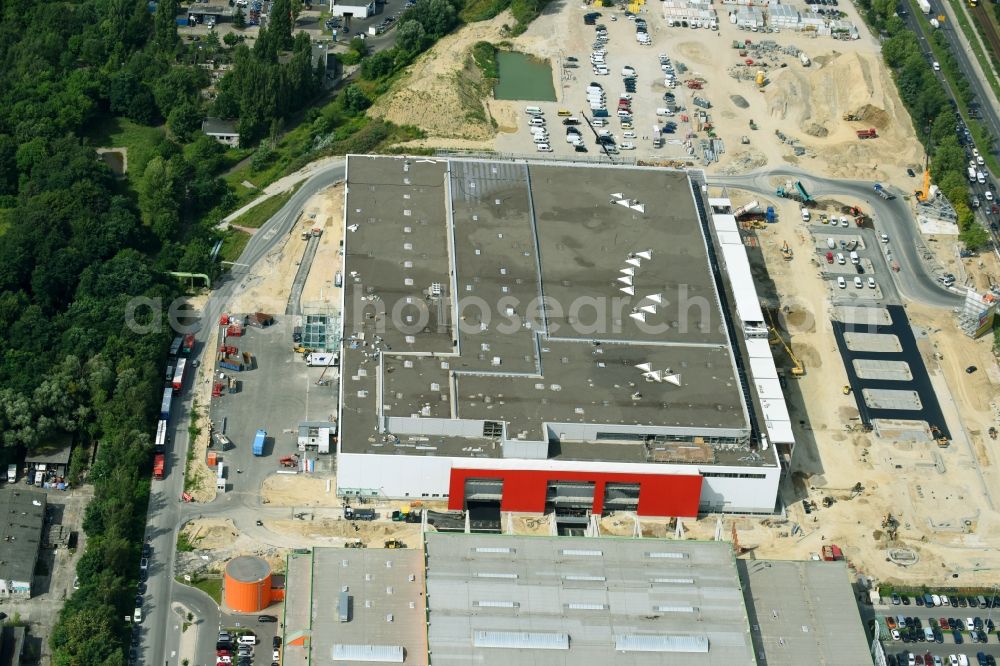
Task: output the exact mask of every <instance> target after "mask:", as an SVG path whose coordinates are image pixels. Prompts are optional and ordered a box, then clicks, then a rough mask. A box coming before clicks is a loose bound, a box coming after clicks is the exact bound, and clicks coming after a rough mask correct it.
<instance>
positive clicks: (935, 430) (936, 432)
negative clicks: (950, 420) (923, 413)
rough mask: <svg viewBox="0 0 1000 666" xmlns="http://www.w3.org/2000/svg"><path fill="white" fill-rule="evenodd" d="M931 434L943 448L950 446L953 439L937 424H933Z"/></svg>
mask: <svg viewBox="0 0 1000 666" xmlns="http://www.w3.org/2000/svg"><path fill="white" fill-rule="evenodd" d="M931 436H933V437H934V441H935V442H937V445H938V446H939V447H941V448H942V449H945V448H948V445H949V444H951V441H950V440H949V439H948V438H947V437H945V436H944V433H942V432H941V428H939V427H937V426H936V425H932V426H931Z"/></svg>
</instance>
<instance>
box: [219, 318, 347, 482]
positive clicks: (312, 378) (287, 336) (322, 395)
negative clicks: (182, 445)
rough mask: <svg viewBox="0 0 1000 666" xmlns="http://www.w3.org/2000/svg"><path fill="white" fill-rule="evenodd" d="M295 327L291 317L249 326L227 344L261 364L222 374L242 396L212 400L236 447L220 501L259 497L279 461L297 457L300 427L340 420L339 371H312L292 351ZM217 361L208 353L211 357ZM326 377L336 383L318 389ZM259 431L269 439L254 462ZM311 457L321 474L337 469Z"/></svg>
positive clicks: (326, 459)
mask: <svg viewBox="0 0 1000 666" xmlns="http://www.w3.org/2000/svg"><path fill="white" fill-rule="evenodd" d="M293 326H294V320H293V318H292V317H290V316H289V317H284V316H279V317H278V318H277V321H276V323H275V324H273V325H272V326H269V327H267V328H256V327H248V328H247V329H246V334H245V335H243V336H242V337H239V338H228V339H227V343H228V344H230V345H235V346H237V347H238V348H239V350H240V352H241V353H242V352H250V353H252V354H253V355H254V357H255V360H256V364H255V367H254V368H253V369H252V370H248V371H243V372H232V373H231V371H229V370H223V371H222V372H225V373H226V374H230V373H231V374H232V376H234V377H236V378H237V380H238V381H239V382H240V385H241V386H240V391H239V392H238V393H236V394H232V395H230V394H227V393H223V395H222V397H219V398H213V399H212V407H211V419H212V423H213V424H214V426H215V428H216V429H217V430H222V431H224V433H225V434H226V436H227V437H229V439H230V440H231V441H232V442H233V445H234V446H233V448H231V449H229V450H228V451H225V452H224V453H222V458H223V460H224V462H225V464H226V468H227V471H226V479H227V482H228V483H227V493H226V496H222V495H220V496H219V497H218V498H217V499H216V501H224V500H225V499H226V497H228V498H229V499H231V498H232V497H233V496H234V495H235V494H239V493H252V494H253V495H254V496H257V495H259V492H260V487H261V484H262V483H263V481H264V479H265V478H266V477H267V476H268V475H270V474H273V473H275V472H277V471H278V470H279V469H281V468H280V466H279V463H278V459H279V458H281V457H282V456H286V455H290V454H293V453H298V444H297V439H296V437H297V430H298V424H299V422H301V421H307V420H315V421H329V420H333V418H332V417H335V416H336V413H337V383H338V382H337V381H336V380H337V378H338V375H337V372H338V369H337V368H329V369H328V370H327V372H326V373H325V375H323V368H310V367H307V366H306V364H305V361H304V360H303V359H302V355H301V354H298V353H295V352H293V351H292V337H291V331H292V328H293ZM213 356H214V355H212V354H206V358H213ZM217 373H218V371H217ZM321 375H323V378H324V379H328V380H331V381H330V382H327V383H326V385H324V386H318V385H317V384H316V381H317V380H318V379H319V378H320V376H321ZM216 376H217V375H216ZM259 428H262V429H264V430H266V431H267V440H266V444H265V447H264V455H263V456H259V457H255V456H254V455H253V452H252V444H253V439H254V435H255V433H256V431H257V430H258V429H259ZM310 455H311V457H315V458H316V473H318V474H321V473H324V472H330V471H331V470H332V466H333V459H332V456H327V455H322V456H316V455H315V454H310Z"/></svg>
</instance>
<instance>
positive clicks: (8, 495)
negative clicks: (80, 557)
mask: <svg viewBox="0 0 1000 666" xmlns="http://www.w3.org/2000/svg"><path fill="white" fill-rule="evenodd" d="M45 503H46V496H45V493H43V492H39V491H37V490H21V489H17V490H0V599H3V598H10V597H19V598H24V599H27V598H29V597H31V586H32V580H33V578H34V575H35V562H36V561H37V560H38V551H39V549H40V548H41V544H42V528H43V527H44V525H45Z"/></svg>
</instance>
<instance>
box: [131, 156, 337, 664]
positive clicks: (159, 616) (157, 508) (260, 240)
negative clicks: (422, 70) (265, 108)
mask: <svg viewBox="0 0 1000 666" xmlns="http://www.w3.org/2000/svg"><path fill="white" fill-rule="evenodd" d="M344 170H345V164H344V162H343V161H339V162H335V163H332V164H330V165H327V166H325V167H323V168H322V169H321V170H318V171H316V172H315V173H314V174H313V175H312V176H311V177H310V178H309V180H307V181H306V182H305V183H304V184H303V185H302V187H301V188H299V191H298V192H296V193H295V195H293V196H292V198H291V199H289V200H288V203H286V204H285V205H284V206H283V207H282V208H281V210H279V211H278V212H277V213H276V214H275V215H274V216H273V217H272V218H271V219H270V220H268V221H267V223H265V224H264V225H263V226H262V227H261V228H260V229H259V230H258V231H257V233H256V234H254V235H253V237H252V238H251V239H250V242H249V243H247V247H246V249H245V250H244V251H243V254H242V255H241V256H240V258H239V261H238V262H237V264H236V265H235V266H234V267H233V271H232V273H231V274H230V275H229V276H227V278H226V279H223V280H222V281H220V282H219V283H218V284H217V285H216V287H215V290H214V291H213V293H212V295H211V296H210V297H209V299H208V302H207V303H206V305H205V309H204V311H203V312H202V313H201V318H202V319H201V320H202V321H203V322H215V321H217V320H218V318H219V315H220V314H221V313H222V311H223V308H224V307H225V305H226V304H227V303H228V302H229V301H230V299H231V297H232V294H233V292H234V291H235V290H236V289H237V288H238V287H241V286H242V285H241V282H240V278H241V277H245V276H246V275H247V273H248V272H249V271H250V269H251V268H252V267H253V266H254V264H256V263H257V262H258V261H260V260H261V259H262V258H263V257H264V256H265V255H266V254H267V253H268V252H269V251H270V250H271V249H272V248H273V247H274V245H275V244H276V243H277V242H278V241H279V240H281V239H282V238H284V237H285V236H287V235H288V234H289V233H290V232H291V229H292V226H293V225H294V224H295V220H296V219H298V216H299V214H300V213H301V212H302V210H303V208H304V207H305V204H306V201H308V200H309V198H310V197H312V196H313V195H314V194H316V193H317V192H319V191H320V190H322V189H324V188H326V187H329V186H330V185H332V184H333V183H335V182H336V181H338V180H342V179H343V178H344ZM211 333H212V326H211V325H208V326H204V327H202V328H201V329H200V330H199V331H198V332H197V333H196V338H197V341H198V344H197V346H196V350H195V353H194V354H193V355H192V358H197V357H199V356H201V352H202V351H203V349H204V345H205V342H206V340H207V339H208V337H209V336H210V335H211ZM209 356H211V355H209ZM190 409H191V395H190V391H189V390H187V391H186V392H185V393H184V394H183V396H182V399H180V400H175V404H174V406H173V412H172V414H171V419H170V422H171V433H170V434H171V436H172V439H171V441H172V445H171V447H170V451H169V453H168V466H167V477H166V478H165V479H164V480H163V481H153V484H152V490H151V494H150V499H149V510H148V515H147V518H146V539H147V540H148V541H149V542H150V544H151V545H152V547H153V558H152V562H151V564H150V572H149V573H150V578H149V581H148V583H147V593H146V598H147V608H148V612H147V614H146V616H145V618H144V625H143V626H144V630H143V631H144V635H143V642H142V655H143V657H144V658H143V663H145V664H157V665H158V664H167V665H169V664H177V663H179V661H178V660H177V658H176V650H177V645H178V641H179V629H175V626H176V625H177V616H176V615H175V614H171V613H170V603H171V600H175V601H181V602H183V603H185V604H191V606H192V609H193V610H192V612H195V611H196V610H197V611H198V612H202V611H203V612H206V613H208V614H211V613H213V612H214V613H215V614H216V616H215V620H214V622H215V624H216V625H218V617H217V614H218V610H217V609H214V610H211V609H207V610H206V604H205V603H204V599H201V600H199V599H198V595H200V594H201V593H197V594H195V592H192V591H191V590H190V588H187V587H186V586H183V585H175V584H174V580H173V571H174V555H175V550H174V544H175V543H176V538H177V534H176V533H177V529H178V527H179V526H180V525H181V524H182V523H183V521H184V520H186V519H187V517H189V516H190V514H191V513H208V512H209V511H208V507H206V506H202V505H198V506H196V507H195V506H192V505H185V504H183V503H181V502H180V499H179V498H180V494H181V491H182V490H183V488H184V478H183V477H184V474H183V471H184V461H185V460H186V459H187V449H188V445H189V443H190V442H189V438H188V431H187V425H188V415H189V413H190ZM224 506H225V505H224V504H223V505H220V509H221V508H223V507H224ZM201 596H202V597H204V595H201ZM205 598H207V597H205ZM211 605H212V606H214V604H211ZM205 619H206V626H207V625H211V624H212V622H213V620H211V619H208V618H207V617H206V618H205ZM202 633H204V632H202ZM208 633H209V635H210V634H211V632H208ZM210 637H211V638H212V639H214V636H210ZM199 654H202V652H199Z"/></svg>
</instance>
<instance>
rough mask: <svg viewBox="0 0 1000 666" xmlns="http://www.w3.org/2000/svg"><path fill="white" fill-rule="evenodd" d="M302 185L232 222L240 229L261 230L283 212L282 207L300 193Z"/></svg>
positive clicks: (270, 199)
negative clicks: (266, 223) (280, 211)
mask: <svg viewBox="0 0 1000 666" xmlns="http://www.w3.org/2000/svg"><path fill="white" fill-rule="evenodd" d="M301 186H302V183H299V184H298V185H296V186H295V187H293V188H292V189H290V190H288V191H287V192H285V193H283V194H277V195H275V196H273V197H271V198H269V199H267V200H266V201H263V202H261V203H259V204H257V205H256V206H254V207H253V208H251V209H250V210H248V211H247V212H245V213H243V214H242V215H240V216H239V217H238V218H236V219H235V220H233V221H232V224H235V225H236V226H238V227H249V228H251V229H259V228H260V227H261V226H263V225H264V223H265V222H267V221H268V220H270V219H271V218H272V217H273V216H274V214H275V213H277V212H278V211H279V210H281V207H282V206H284V205H285V204H286V203H288V200H289V199H291V198H292V195H293V194H295V193H296V192H298V190H299V188H300V187H301Z"/></svg>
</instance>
